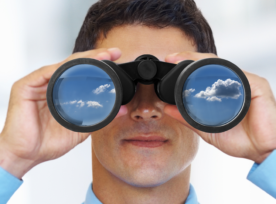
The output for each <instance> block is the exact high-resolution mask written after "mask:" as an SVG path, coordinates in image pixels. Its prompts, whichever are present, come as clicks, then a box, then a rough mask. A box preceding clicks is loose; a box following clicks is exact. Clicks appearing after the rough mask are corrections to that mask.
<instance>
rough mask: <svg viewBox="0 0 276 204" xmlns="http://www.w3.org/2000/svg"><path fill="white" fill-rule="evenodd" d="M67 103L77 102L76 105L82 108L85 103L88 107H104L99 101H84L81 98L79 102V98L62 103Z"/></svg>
mask: <svg viewBox="0 0 276 204" xmlns="http://www.w3.org/2000/svg"><path fill="white" fill-rule="evenodd" d="M64 104H65V105H67V104H70V105H74V104H77V105H76V107H80V108H82V107H83V106H84V105H85V104H86V105H87V107H92V108H99V107H101V108H102V107H103V105H101V104H100V103H99V102H97V101H87V102H85V101H82V100H79V101H78V102H77V100H74V101H70V102H65V103H61V105H64Z"/></svg>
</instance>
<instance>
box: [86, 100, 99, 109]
mask: <svg viewBox="0 0 276 204" xmlns="http://www.w3.org/2000/svg"><path fill="white" fill-rule="evenodd" d="M86 104H87V107H92V108H99V107H101V108H102V107H103V105H101V104H100V103H98V102H97V101H87V102H86Z"/></svg>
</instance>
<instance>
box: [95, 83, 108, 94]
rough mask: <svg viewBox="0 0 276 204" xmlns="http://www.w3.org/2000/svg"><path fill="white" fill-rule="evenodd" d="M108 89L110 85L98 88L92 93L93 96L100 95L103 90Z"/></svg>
mask: <svg viewBox="0 0 276 204" xmlns="http://www.w3.org/2000/svg"><path fill="white" fill-rule="evenodd" d="M109 87H110V84H105V85H101V86H99V87H98V88H96V89H95V90H94V91H93V93H95V94H100V93H102V92H104V91H105V89H107V88H109Z"/></svg>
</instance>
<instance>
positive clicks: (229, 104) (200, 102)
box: [182, 65, 244, 126]
mask: <svg viewBox="0 0 276 204" xmlns="http://www.w3.org/2000/svg"><path fill="white" fill-rule="evenodd" d="M182 98H183V103H184V106H185V108H186V110H187V112H188V114H189V115H190V116H191V117H192V118H193V119H194V120H195V121H196V122H198V123H200V124H203V125H206V126H220V125H223V124H226V123H228V122H230V121H231V120H232V119H234V118H235V117H236V116H237V114H238V113H239V111H240V109H241V108H242V105H243V101H244V90H243V84H242V82H241V80H240V78H239V77H238V76H237V75H236V74H235V72H233V71H232V70H231V69H229V68H227V67H223V66H221V65H206V66H203V67H201V68H199V69H197V70H195V71H194V72H193V73H192V74H191V75H190V76H189V77H188V78H187V80H186V82H185V84H184V87H183V93H182Z"/></svg>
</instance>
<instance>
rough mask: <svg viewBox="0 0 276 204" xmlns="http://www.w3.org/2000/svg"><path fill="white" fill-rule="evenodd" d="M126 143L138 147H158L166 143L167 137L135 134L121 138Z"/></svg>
mask: <svg viewBox="0 0 276 204" xmlns="http://www.w3.org/2000/svg"><path fill="white" fill-rule="evenodd" d="M123 141H124V142H125V143H127V144H132V145H134V146H138V147H149V148H153V147H160V146H162V145H164V144H166V143H167V141H168V140H167V139H165V138H164V137H161V136H158V135H153V136H136V137H132V138H129V139H124V140H123Z"/></svg>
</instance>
